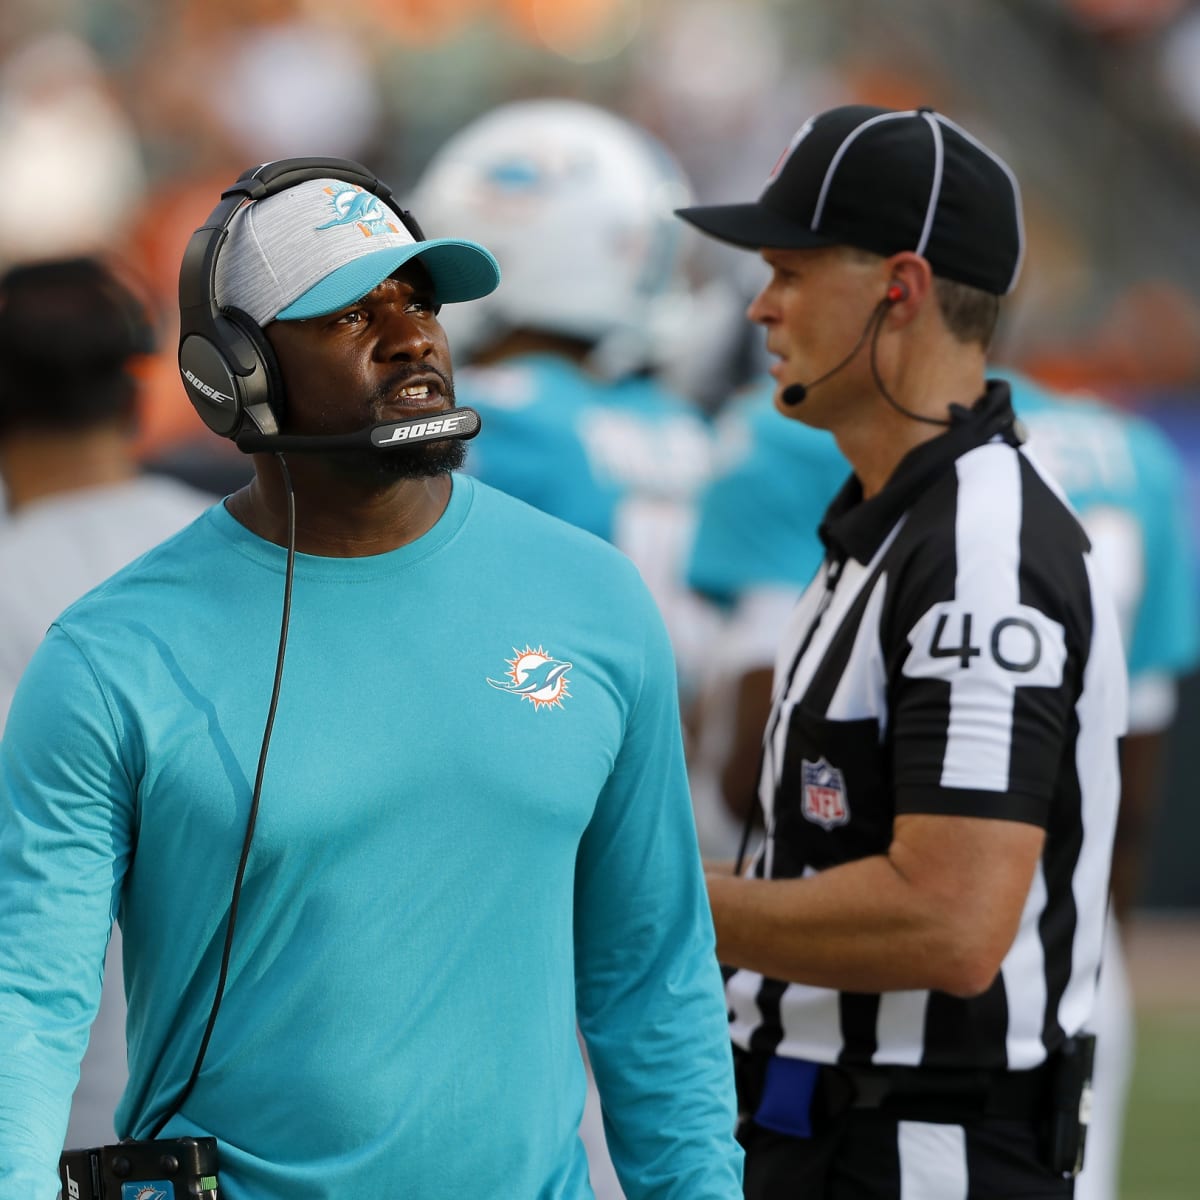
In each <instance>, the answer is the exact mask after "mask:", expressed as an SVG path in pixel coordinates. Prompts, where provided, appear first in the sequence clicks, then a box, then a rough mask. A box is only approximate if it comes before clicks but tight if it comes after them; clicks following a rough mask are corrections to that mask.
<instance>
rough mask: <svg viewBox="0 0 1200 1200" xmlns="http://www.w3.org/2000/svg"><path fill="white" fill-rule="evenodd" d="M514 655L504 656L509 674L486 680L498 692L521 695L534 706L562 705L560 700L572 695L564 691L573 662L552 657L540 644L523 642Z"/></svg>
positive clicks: (549, 706)
mask: <svg viewBox="0 0 1200 1200" xmlns="http://www.w3.org/2000/svg"><path fill="white" fill-rule="evenodd" d="M513 654H514V655H515V657H513V658H509V659H506V660H505V661H506V662H507V663H508V667H509V669H508V677H507V678H506V679H489V680H488V683H490V684H491V685H492V687H494V688H496V689H497V690H498V691H501V692H508V693H509V694H510V695H513V696H521V697H523V698H524V699H526V700H528V701H529V703H530V704H532V705H533V706H534V708H536V709H539V710H540V709H543V708H562V702H563V701H564V700H565V699H566V698H567V697H568V696H569V695H570V694H571V693H570V692H569V691H567V672H568V671H569V670H570V669H571V666H572V664H571V663H569V662H563V661H562V659H559V658H551V657H550V655H549V654H547V653H546V651H545V650H544V649H543V648H542V647H541V646H539V647H538V648H537V649H536V650H534V649H533V647H532V646H529V645H526V647H525V649H524V650H518V649H517V648H516V646H514V647H513Z"/></svg>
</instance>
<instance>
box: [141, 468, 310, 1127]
mask: <svg viewBox="0 0 1200 1200" xmlns="http://www.w3.org/2000/svg"><path fill="white" fill-rule="evenodd" d="M275 457H276V458H277V459H279V469H280V471H281V473H282V474H283V485H284V490H285V492H286V494H287V568H286V570H285V571H284V582H283V619H282V622H281V624H280V628H279V649H278V650H277V651H276V654H275V681H274V683H273V685H272V687H271V702H270V704H269V705H268V707H267V723H266V726H265V728H264V729H263V736H262V745H261V747H260V748H259V752H258V771H257V773H256V775H255V777H254V792H253V794H252V795H251V797H250V814H249V816H248V817H247V819H246V835H245V837H244V838H243V839H242V853H241V857H240V858H239V859H238V866H237V874H236V875H235V876H234V881H233V895H232V897H231V898H230V901H229V921H228V923H227V925H226V927H225V948H224V950H223V951H222V952H221V969H220V972H219V974H218V976H217V990H216V994H215V995H214V996H213V1002H212V1009H211V1011H210V1012H209V1014H208V1024H207V1025H206V1026H205V1029H204V1036H203V1038H201V1039H200V1049H199V1051H198V1052H197V1054H196V1062H195V1065H194V1066H193V1067H192V1073H191V1075H190V1076H189V1078H188V1081H187V1083H185V1084H184V1085H183V1089H182V1091H180V1093H179V1095H178V1096H176V1097H175V1099H174V1100H173V1101H171V1103H170V1104H169V1105H168V1106H167V1110H166V1112H164V1113H163V1115H162V1116H161V1117H160V1118H159V1119H158V1121H156V1122H155V1124H154V1127H153V1128H152V1129H151V1130H150V1133H149V1135H148V1136H149V1138H150V1139H153V1138H156V1137H158V1135H159V1134H160V1133H161V1132H162V1130H163V1126H164V1125H166V1123H167V1122H168V1121H169V1120H170V1119H171V1118H172V1117H173V1116H175V1114H176V1113H178V1112H179V1110H180V1109H181V1108H182V1107H183V1104H184V1101H186V1100H187V1098H188V1096H190V1095H191V1093H192V1088H193V1087H195V1086H196V1080H197V1079H198V1078H199V1076H200V1067H201V1065H202V1064H203V1062H204V1055H205V1054H206V1053H207V1051H208V1043H209V1041H210V1040H211V1039H212V1032H213V1027H214V1026H215V1025H216V1023H217V1012H218V1010H219V1009H220V1007H221V997H222V996H223V995H224V994H225V981H226V979H227V978H228V976H229V956H230V953H231V951H232V949H233V931H234V927H235V926H236V925H237V914H238V904H239V902H240V900H241V896H242V880H243V879H244V878H245V876H246V863H247V861H248V859H249V858H250V843H251V841H252V840H253V838H254V826H255V824H256V823H257V821H258V807H259V801H260V800H261V799H262V784H263V774H264V773H265V771H266V767H267V750H268V749H269V748H270V745H271V730H272V729H273V728H274V726H275V710H276V708H277V707H278V706H279V686H280V684H281V682H282V681H283V661H284V657H285V655H286V652H287V636H288V624H289V622H290V619H291V614H292V578H293V575H294V573H295V568H296V493H295V490H294V489H293V487H292V476H291V473H290V472H289V471H288V466H287V461H286V460H285V459H284V457H283V455H282V454H278V453H277V454H276V455H275Z"/></svg>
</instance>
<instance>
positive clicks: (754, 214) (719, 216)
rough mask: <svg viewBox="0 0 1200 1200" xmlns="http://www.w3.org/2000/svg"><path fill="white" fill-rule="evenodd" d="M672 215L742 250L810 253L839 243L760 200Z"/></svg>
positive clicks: (678, 211) (689, 209) (691, 210)
mask: <svg viewBox="0 0 1200 1200" xmlns="http://www.w3.org/2000/svg"><path fill="white" fill-rule="evenodd" d="M675 215H676V216H677V217H680V218H681V219H683V220H684V221H687V222H688V224H689V225H694V226H695V227H696V228H697V229H699V230H700V231H701V232H702V233H707V234H708V235H709V237H714V238H717V239H718V240H719V241H722V242H728V243H729V244H730V245H732V246H740V247H742V248H743V249H745V250H765V249H769V248H775V249H779V250H809V249H814V248H816V247H819V246H834V245H836V244H837V242H838V239H837V238H832V237H828V236H826V235H824V234H820V233H816V232H814V231H813V230H811V229H809V227H808V226H807V225H801V224H800V223H799V222H798V221H795V220H793V219H792V218H790V217H785V216H782V215H780V214H779V213H777V212H775V211H774V210H772V209H770V208H767V206H766V205H765V204H763V203H762V201H755V202H754V203H753V204H707V205H698V206H693V207H692V208H677V209H676V210H675Z"/></svg>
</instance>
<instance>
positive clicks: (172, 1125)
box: [0, 160, 741, 1200]
mask: <svg viewBox="0 0 1200 1200" xmlns="http://www.w3.org/2000/svg"><path fill="white" fill-rule="evenodd" d="M325 161H326V162H327V161H328V160H325ZM349 166H350V167H353V166H354V164H350V165H349ZM361 172H362V169H361V168H359V169H358V172H354V171H349V172H348V174H347V172H341V173H339V172H338V171H333V172H332V173H331V174H330V175H329V176H328V177H326V176H325V175H324V174H322V173H321V172H316V175H317V177H315V178H314V177H313V174H314V173H313V172H312V171H305V170H303V169H301V168H298V167H296V166H295V165H294V164H288V163H285V164H268V165H267V166H266V167H264V168H259V169H257V170H256V171H255V172H253V173H247V177H248V178H249V179H250V181H251V182H250V183H248V184H246V185H245V188H244V189H243V190H244V192H245V195H246V196H248V197H250V199H249V200H248V201H247V202H244V203H243V202H242V200H241V199H240V198H238V196H240V193H238V194H236V195H235V198H234V199H233V200H232V201H231V202H229V203H228V204H227V203H225V202H223V204H222V206H219V207H218V209H217V211H216V212H214V214H213V217H212V218H210V221H209V222H208V223H207V224H206V227H205V228H203V229H201V230H200V231H198V232H197V235H196V237H197V238H198V239H199V243H198V248H199V250H200V251H201V253H200V254H199V255H197V256H196V257H195V259H193V258H192V256H191V255H190V253H189V257H188V258H185V263H184V278H183V279H181V297H186V296H189V295H193V294H194V293H195V291H196V290H197V288H198V286H199V285H198V283H197V279H196V278H195V277H194V276H195V274H196V271H197V266H198V264H200V263H201V262H202V263H203V267H202V268H201V269H202V271H207V272H208V273H209V278H208V279H207V280H205V279H201V280H200V283H203V284H205V286H207V285H208V284H211V299H212V302H213V303H212V314H213V317H214V318H215V314H216V313H217V312H218V310H219V311H220V312H221V313H222V314H225V315H226V317H227V319H228V320H231V321H234V322H235V324H236V325H237V327H238V329H240V330H241V331H242V335H243V336H245V337H247V338H248V339H249V341H250V343H251V344H253V345H254V346H255V347H256V349H255V351H254V353H255V354H257V355H258V356H259V358H260V361H261V362H262V363H264V364H268V363H269V364H270V369H269V371H267V372H266V376H267V378H268V380H269V382H268V384H267V385H266V392H265V400H263V403H265V405H266V407H267V408H268V409H269V413H264V411H263V410H261V409H255V410H254V411H253V413H252V412H251V409H252V408H253V405H252V404H250V403H249V402H248V399H247V395H248V394H246V393H243V391H242V387H243V384H242V382H240V381H239V380H238V379H234V378H233V376H234V374H236V373H235V372H232V371H231V372H230V375H229V377H228V381H227V382H222V380H221V379H220V378H219V372H216V371H214V370H213V369H212V364H213V358H212V356H211V355H210V354H208V353H207V351H206V352H205V353H204V354H201V355H196V354H194V353H193V351H194V349H195V347H194V344H189V341H188V338H189V337H191V336H201V335H195V334H194V332H193V333H192V334H189V330H188V326H187V324H186V323H185V327H184V341H183V347H182V351H181V357H182V365H183V370H184V375H185V382H186V383H187V385H188V388H189V396H190V397H191V399H192V400H193V403H195V404H196V406H197V409H198V411H200V412H201V414H202V415H204V416H205V419H206V420H207V421H209V423H210V424H211V425H212V426H213V427H214V428H215V429H218V431H219V432H223V433H225V434H226V435H227V436H230V437H234V438H235V439H237V440H239V441H241V440H242V439H243V435H244V434H246V433H249V434H251V435H252V440H251V442H243V444H244V445H247V446H248V445H250V444H254V445H256V446H259V447H261V450H260V452H258V453H256V454H255V458H254V465H255V478H254V480H253V481H252V482H251V483H250V484H249V485H248V486H247V487H246V488H245V489H243V490H242V491H240V492H238V493H235V494H234V495H232V496H230V497H228V498H227V499H226V500H225V501H224V502H223V503H221V504H217V505H215V506H214V507H213V508H212V509H210V510H209V511H208V512H207V513H206V514H204V515H203V516H202V517H200V518H199V519H198V520H197V521H196V522H195V523H194V524H193V525H191V526H190V527H189V528H188V529H186V530H184V531H183V532H182V533H181V534H179V535H178V536H176V537H175V538H173V539H171V540H170V541H167V542H165V543H163V544H162V545H161V546H159V547H158V548H156V549H155V550H152V551H151V552H150V553H149V554H147V555H146V556H144V557H143V558H142V559H140V560H138V561H137V562H136V563H134V564H132V565H131V566H130V567H128V568H127V569H125V570H124V571H122V572H120V573H119V574H117V575H116V576H114V577H113V578H112V579H110V580H109V581H108V582H106V583H105V584H103V585H101V586H100V587H99V588H97V589H96V590H95V591H93V592H91V593H90V594H89V595H87V596H86V597H84V598H83V599H81V600H80V601H79V602H77V603H76V604H74V605H73V606H72V607H71V608H69V609H68V610H67V611H66V612H65V613H64V614H62V616H61V617H60V618H59V619H58V620H57V621H56V622H55V623H54V625H53V626H52V628H51V630H50V632H49V634H48V636H47V638H46V640H45V641H44V643H43V644H42V646H41V647H40V649H39V651H38V653H37V655H36V656H35V658H34V661H33V663H32V664H31V666H30V668H29V670H28V672H27V673H26V675H25V677H24V679H23V680H22V683H21V685H20V686H19V688H18V691H17V695H16V698H15V700H14V703H13V707H12V710H11V713H10V716H9V722H8V727H7V731H6V734H5V739H4V742H3V744H2V746H0V1200H52V1198H53V1196H54V1194H55V1190H56V1180H55V1171H54V1166H55V1163H56V1161H57V1158H58V1154H59V1151H60V1149H61V1147H62V1137H63V1132H64V1130H65V1128H66V1116H67V1109H68V1105H69V1100H70V1094H71V1089H72V1087H73V1086H74V1082H75V1078H76V1072H77V1070H78V1063H79V1059H80V1056H81V1054H82V1052H83V1048H84V1045H85V1043H86V1040H87V1032H88V1026H89V1023H90V1021H91V1018H92V1016H93V1015H94V1012H95V1008H96V1003H97V999H98V996H99V992H100V974H101V963H102V961H103V957H104V947H105V943H106V941H107V938H108V935H109V931H110V928H111V924H112V920H113V919H114V917H115V918H116V919H117V920H118V921H119V922H120V924H121V927H122V932H123V935H124V947H125V975H126V987H127V992H128V998H129V1021H128V1038H129V1059H130V1083H129V1087H128V1089H127V1091H126V1093H125V1096H124V1098H123V1100H122V1102H121V1105H120V1107H119V1109H118V1114H117V1128H118V1132H119V1133H120V1134H121V1135H122V1136H129V1137H133V1138H146V1137H149V1136H161V1137H164V1138H169V1137H180V1136H187V1135H194V1136H204V1137H215V1138H216V1140H217V1144H218V1147H219V1153H220V1189H221V1195H222V1196H224V1197H229V1198H230V1200H284V1198H285V1197H293V1196H299V1195H304V1196H308V1197H328V1198H330V1200H333V1198H334V1197H336V1198H339V1200H345V1198H346V1197H350V1196H358V1195H371V1194H386V1195H397V1196H405V1197H414V1198H417V1200H420V1198H430V1200H442V1198H444V1197H452V1196H453V1197H458V1196H462V1197H471V1198H472V1200H475V1198H477V1197H478V1198H483V1197H514V1198H516V1197H520V1198H522V1200H523V1198H526V1197H547V1198H548V1197H551V1196H553V1197H570V1198H575V1197H588V1196H590V1195H591V1189H590V1186H589V1183H588V1179H587V1163H586V1157H585V1154H584V1149H583V1146H582V1144H581V1142H580V1141H579V1138H578V1134H577V1129H578V1125H579V1119H580V1113H581V1111H582V1108H583V1103H584V1093H585V1080H584V1068H583V1064H582V1060H581V1056H580V1053H579V1049H578V1044H577V1041H576V1025H577V1023H578V1028H579V1029H580V1030H582V1033H583V1035H584V1038H585V1040H586V1043H587V1049H588V1053H589V1056H590V1059H591V1062H592V1065H593V1067H594V1069H595V1073H596V1077H597V1080H598V1082H599V1086H600V1091H601V1095H602V1097H603V1101H604V1107H605V1114H606V1120H607V1124H608V1133H609V1143H610V1147H611V1148H612V1152H613V1159H614V1162H615V1164H616V1167H617V1170H618V1172H619V1174H620V1176H621V1180H622V1183H623V1186H624V1187H625V1189H626V1192H627V1194H628V1195H629V1196H630V1197H631V1198H634V1197H661V1198H663V1200H667V1198H671V1197H679V1198H683V1197H687V1198H689V1200H693V1198H697V1197H703V1198H712V1200H716V1198H721V1200H732V1198H733V1197H735V1196H739V1195H740V1191H741V1187H740V1180H741V1152H740V1150H739V1148H738V1147H737V1145H736V1143H735V1142H734V1140H733V1121H734V1116H733V1097H732V1080H731V1063H730V1057H729V1047H728V1039H727V1033H726V1019H725V1010H724V1002H723V997H722V994H721V983H720V977H719V971H718V967H717V964H716V960H715V957H714V951H713V933H712V925H711V918H710V915H709V911H708V907H707V903H706V900H705V895H704V889H703V885H702V879H701V870H700V862H699V855H698V852H697V848H696V840H695V833H694V827H693V824H692V817H691V811H690V804H689V798H688V792H687V785H686V777H685V772H684V766H683V755H682V747H681V741H680V734H679V714H678V708H677V699H676V686H675V676H674V670H673V663H672V657H671V651H670V646H669V643H668V641H667V637H666V634H665V631H664V629H663V625H662V622H661V619H660V618H659V616H658V614H657V611H656V609H655V606H654V604H653V602H652V600H651V599H650V597H649V594H648V593H647V591H646V588H645V586H644V585H643V584H642V582H641V580H640V578H639V577H638V574H637V571H636V569H635V568H634V567H633V566H632V564H631V563H629V561H628V560H627V559H625V558H624V557H623V556H622V555H620V554H619V553H618V552H617V551H615V550H614V549H612V548H611V547H609V546H607V545H606V544H604V543H603V542H601V541H600V540H599V539H597V538H595V537H592V536H591V535H588V534H586V533H583V532H582V531H580V530H577V529H574V528H571V527H569V526H567V525H566V524H564V523H562V522H559V521H557V520H555V519H553V518H551V517H548V516H546V515H544V514H542V513H539V512H537V511H535V510H534V509H532V508H530V507H528V506H526V505H524V504H522V503H521V502H519V501H516V500H513V499H511V498H509V497H507V496H504V495H502V494H500V493H498V492H496V491H493V490H492V489H490V488H488V487H486V486H485V485H483V484H481V483H479V482H477V481H475V480H472V479H470V478H467V477H465V476H462V475H458V474H455V473H454V469H455V468H456V467H457V466H458V465H459V464H460V463H461V458H462V453H461V443H460V442H458V441H445V440H437V439H435V440H432V441H427V442H414V443H413V444H411V445H407V447H406V448H404V449H397V450H388V451H387V452H386V453H385V452H383V451H380V450H376V449H372V448H370V447H365V448H363V449H357V450H354V449H350V450H348V449H334V450H328V449H326V450H316V447H317V446H318V445H321V444H326V445H327V444H328V443H327V442H324V443H322V439H329V438H333V439H336V438H339V437H342V436H343V435H345V436H349V437H350V438H351V439H353V437H354V436H356V434H357V433H358V432H359V431H363V430H366V429H369V428H370V427H372V426H375V425H378V424H379V423H381V422H384V423H388V428H389V429H391V431H392V433H391V439H392V441H393V443H395V442H396V441H397V440H398V438H397V436H396V431H397V430H400V429H403V430H404V431H405V432H406V433H411V434H412V435H413V437H416V436H417V434H416V432H415V431H416V430H417V427H418V426H419V427H420V428H421V429H422V430H424V429H426V428H427V427H428V426H429V425H430V424H432V423H433V422H443V421H445V417H446V414H447V413H449V412H450V411H451V410H452V409H453V408H454V394H453V385H452V382H451V374H450V355H449V348H448V345H447V341H446V337H445V335H444V333H443V331H442V329H441V325H440V323H439V322H438V319H437V315H436V314H437V311H438V307H439V306H440V305H441V304H442V303H449V302H456V301H465V300H470V299H473V298H475V297H477V296H480V295H483V294H485V293H486V292H487V291H490V290H491V289H492V288H493V287H494V286H495V285H496V282H497V278H498V272H497V270H496V267H495V262H494V260H493V259H492V257H491V256H490V255H489V254H488V253H487V251H486V250H484V249H483V248H482V247H479V246H477V245H475V244H474V243H469V242H463V241H460V240H455V239H439V240H437V241H428V240H425V239H424V237H423V235H421V234H420V231H419V228H418V227H415V223H414V222H412V220H411V218H410V217H408V215H407V214H401V213H398V212H397V211H396V210H395V209H394V208H393V207H391V206H390V205H389V204H388V203H387V201H386V197H387V191H386V189H384V188H382V186H381V185H378V183H377V181H373V180H371V181H370V185H369V186H366V187H364V186H363V185H362V184H361V183H360V182H358V181H357V180H358V178H359V175H360V173H361ZM244 178H246V177H244ZM348 180H349V181H348ZM263 181H266V182H265V191H264V190H263V187H262V186H260V185H262V184H263ZM240 182H241V181H239V183H240ZM374 189H378V190H374ZM229 195H230V193H229V192H227V193H226V196H227V197H228V196H229ZM214 230H218V231H219V233H214V232H213V231H214ZM226 232H227V234H228V237H227V240H225V241H224V242H223V243H222V242H221V241H219V240H217V239H218V238H219V236H221V235H223V234H224V233H226ZM368 234H369V235H370V236H367V235H368ZM218 250H219V253H218ZM201 290H203V289H201ZM230 311H233V312H234V314H235V315H234V316H233V317H228V316H227V314H228V313H229V312H230ZM209 324H210V327H211V329H212V330H218V331H219V330H220V329H222V328H223V327H222V326H221V324H220V323H219V321H215V320H210V322H209ZM203 336H204V337H208V336H210V335H209V334H208V333H206V334H204V335H203ZM213 336H215V335H213ZM232 344H234V345H236V346H237V347H238V348H239V350H238V353H239V354H240V353H241V352H242V349H243V348H244V347H243V343H241V342H240V341H238V340H237V338H233V342H232ZM214 393H215V395H214ZM261 399H262V397H261V396H259V397H258V399H257V400H256V401H255V402H256V403H257V402H258V400H261ZM285 399H286V406H285V404H284V400H285ZM206 406H209V407H206ZM218 406H219V407H218ZM231 410H232V413H231ZM463 411H464V412H465V411H466V410H463ZM251 417H253V421H252V422H251V420H250V418H251ZM276 423H277V424H278V425H279V427H280V429H281V432H282V435H284V437H285V438H287V437H291V438H297V437H298V438H307V439H311V440H310V441H308V442H306V443H296V442H292V443H289V442H288V441H286V440H282V441H280V440H277V441H272V440H271V437H272V436H274V435H269V434H267V433H265V432H264V430H266V429H270V428H271V427H272V425H274V424H276ZM445 423H446V424H447V425H450V424H451V422H449V421H446V422H445ZM438 427H439V428H440V425H439V426H438ZM484 436H486V435H484ZM253 438H258V441H257V442H254V441H253ZM336 444H337V443H336V442H335V445H336ZM281 446H289V447H290V446H298V447H299V448H298V449H297V451H296V452H295V453H292V452H291V449H290V448H289V449H288V450H286V451H284V450H280V449H279V447H281ZM305 448H307V449H308V450H311V451H314V452H311V453H305V452H303V451H304V449H305ZM272 449H275V450H276V451H277V453H275V454H272V453H270V452H269V451H270V450H272ZM293 505H294V507H293ZM285 595H286V596H287V600H285ZM281 605H283V606H284V608H285V614H286V616H285V629H286V642H285V639H283V638H281V635H280V608H281ZM284 644H285V645H286V653H284ZM277 662H279V663H281V664H282V671H281V673H280V672H278V671H277ZM273 681H274V684H275V687H276V689H277V694H273ZM264 728H266V729H267V730H268V731H269V739H268V737H267V736H265V735H264ZM256 779H257V780H258V781H259V782H258V783H256ZM259 784H260V785H261V786H259ZM240 857H241V860H242V868H243V869H239V858H240ZM235 879H236V881H237V882H236V884H235ZM231 894H233V895H235V896H236V897H237V907H236V913H237V923H236V926H235V933H234V935H233V936H232V938H231V940H230V942H229V944H228V945H226V937H227V933H228V932H229V929H230V923H231V921H232V914H231ZM219 978H220V979H222V980H223V991H222V990H219V989H218V979H219ZM214 997H217V998H219V1004H218V1003H215V1000H214ZM206 1024H207V1025H208V1027H209V1029H210V1032H211V1038H210V1039H208V1040H207V1045H206V1049H205V1050H204V1052H203V1054H201V1053H200V1048H201V1045H202V1042H203V1041H204V1031H205V1028H206ZM197 1068H199V1069H197ZM190 1076H194V1083H193V1084H192V1085H190V1086H189V1084H188V1080H189V1077H190Z"/></svg>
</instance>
